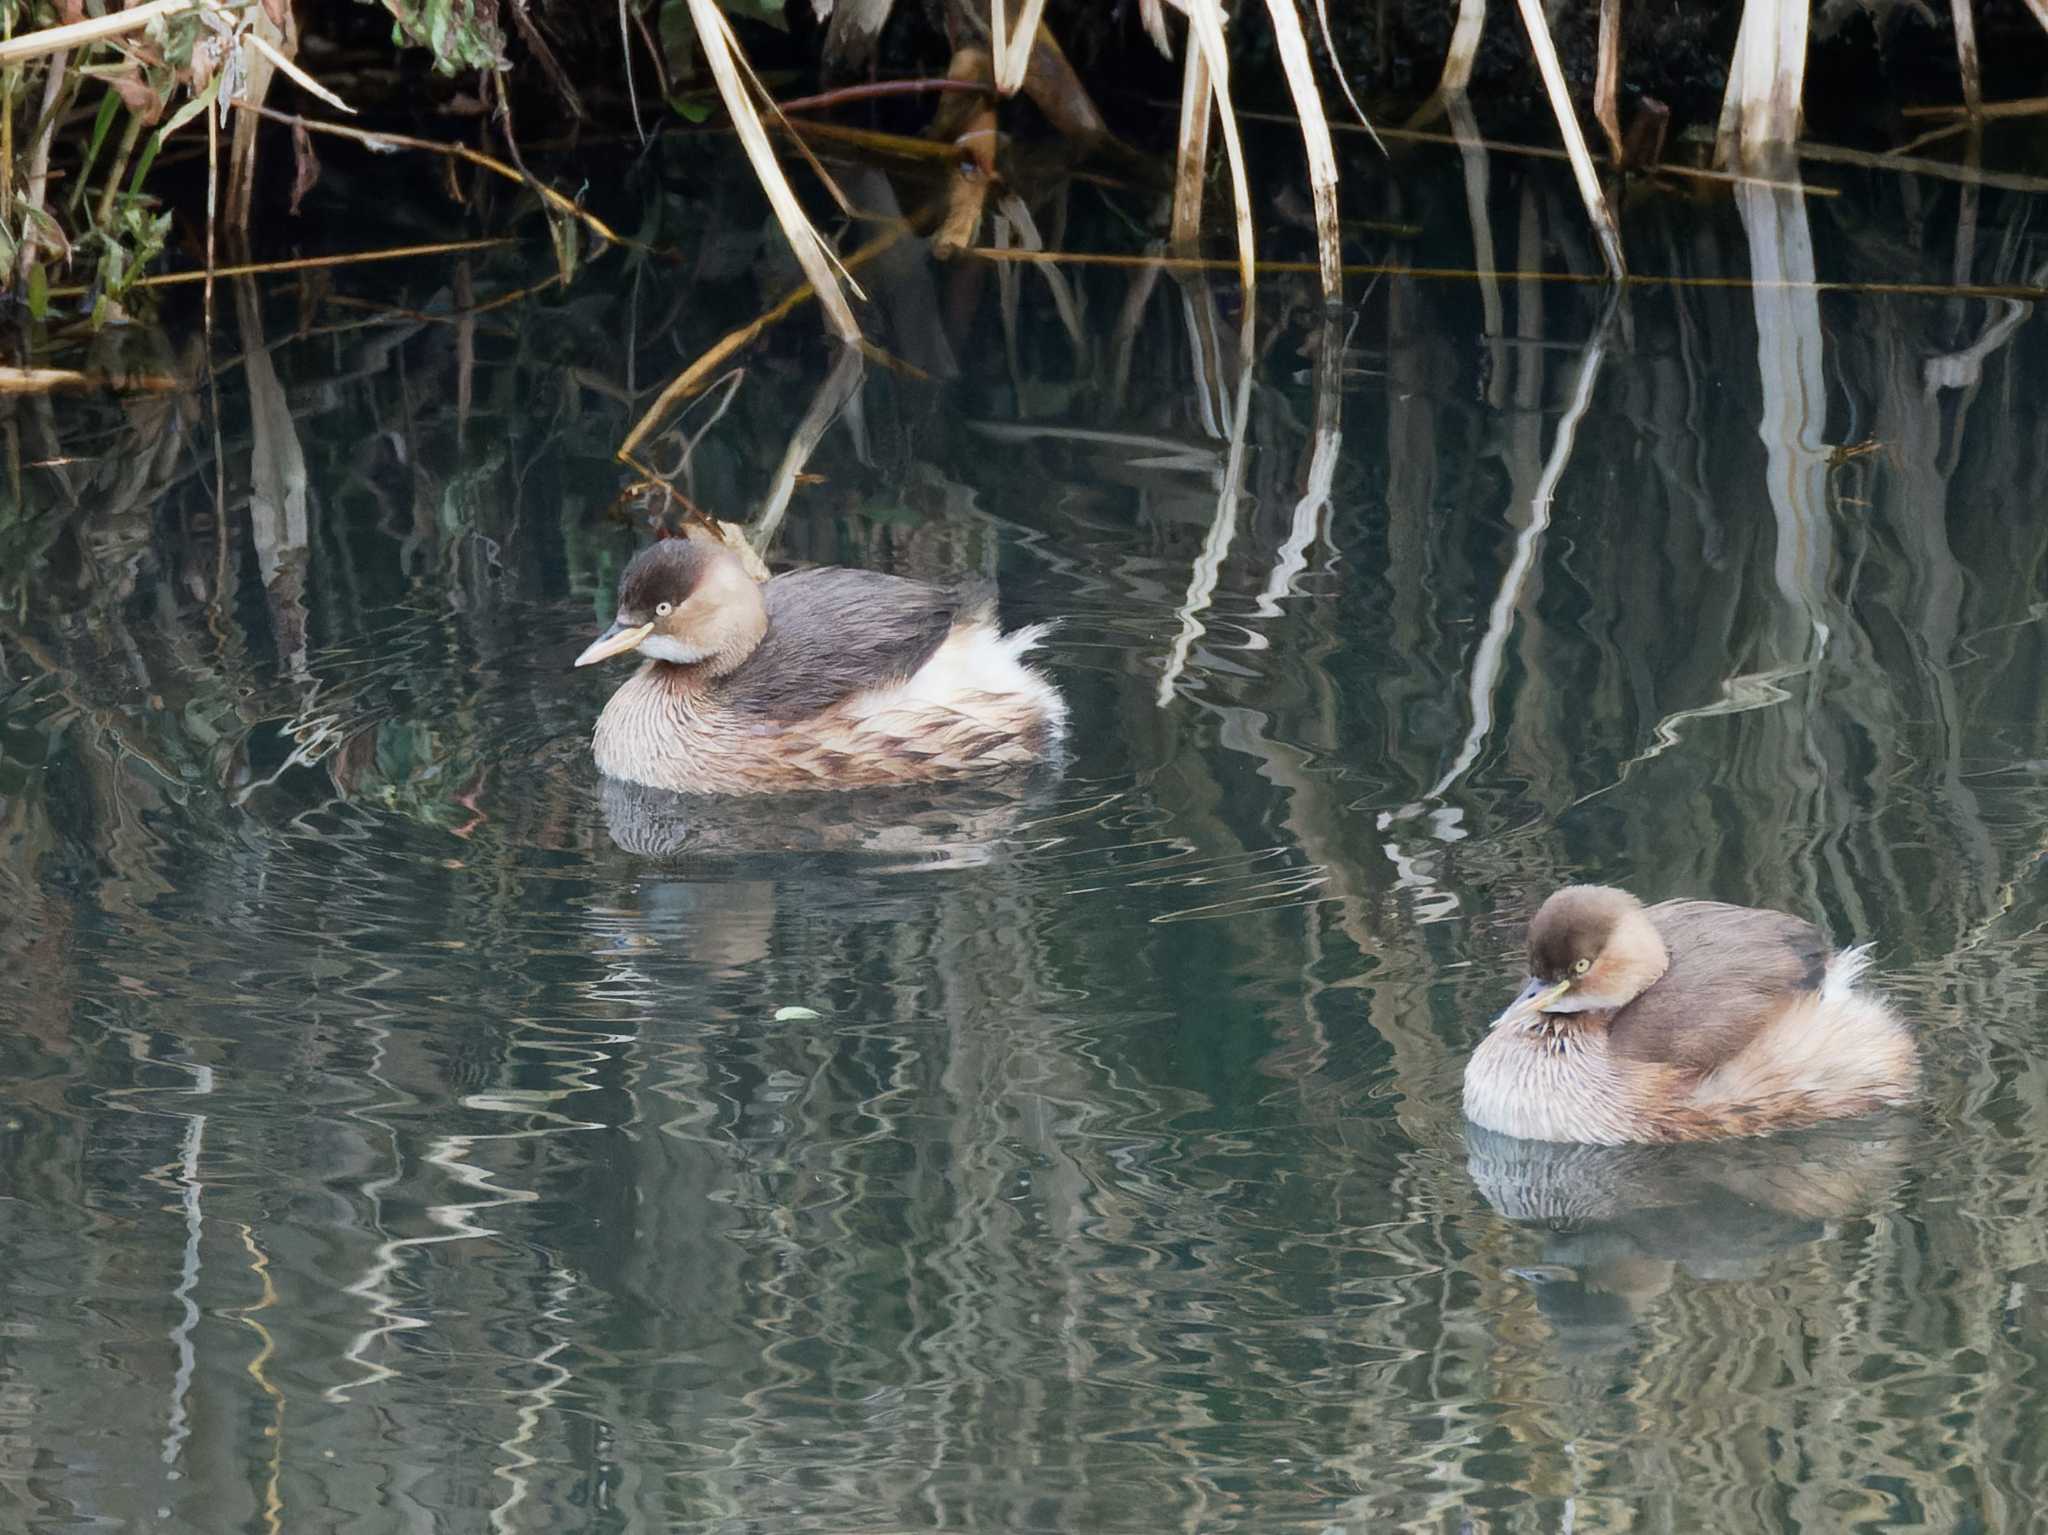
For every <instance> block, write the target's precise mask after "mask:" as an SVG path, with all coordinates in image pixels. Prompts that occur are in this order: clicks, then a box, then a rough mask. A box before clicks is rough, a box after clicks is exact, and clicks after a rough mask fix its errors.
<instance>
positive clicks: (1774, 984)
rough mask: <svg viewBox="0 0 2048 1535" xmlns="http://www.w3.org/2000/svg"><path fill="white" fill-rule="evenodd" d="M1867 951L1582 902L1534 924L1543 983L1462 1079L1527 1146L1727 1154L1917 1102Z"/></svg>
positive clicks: (1791, 927)
mask: <svg viewBox="0 0 2048 1535" xmlns="http://www.w3.org/2000/svg"><path fill="white" fill-rule="evenodd" d="M1867 964H1868V959H1867V956H1866V954H1865V953H1864V951H1863V950H1861V949H1850V950H1847V951H1843V952H1837V951H1836V950H1835V949H1834V947H1833V945H1832V944H1830V943H1829V942H1828V939H1827V937H1826V935H1825V934H1823V933H1822V932H1821V931H1820V929H1819V928H1817V927H1815V926H1814V925H1813V924H1812V923H1810V922H1804V921H1801V920H1800V919H1799V918H1797V917H1791V916H1787V915H1785V914H1784V913H1783V912H1776V911H1760V910H1757V909H1755V908H1753V907H1747V906H1726V905H1723V904H1721V903H1720V902H1718V901H1661V902H1659V903H1658V904H1657V905H1655V906H1645V905H1643V904H1642V903H1641V902H1640V901H1638V900H1637V899H1636V898H1635V897H1634V896H1632V895H1630V894H1628V893H1627V892H1626V891H1623V890H1614V889H1609V888H1607V887H1605V886H1600V885H1569V886H1566V887H1565V888H1564V889H1562V890H1560V891H1558V892H1557V893H1556V894H1555V895H1553V896H1551V897H1550V899H1549V900H1547V901H1545V902H1544V903H1543V905H1542V907H1541V909H1540V910H1538V911H1537V913H1536V917H1535V920H1534V921H1533V922H1531V923H1530V924H1529V982H1528V984H1527V985H1526V986H1525V987H1524V988H1523V990H1522V993H1521V995H1520V996H1518V997H1516V998H1515V1000H1514V1001H1513V1003H1511V1004H1510V1005H1509V1007H1508V1008H1507V1010H1506V1011H1505V1012H1503V1013H1502V1014H1501V1015H1500V1016H1499V1017H1498V1018H1496V1019H1495V1020H1494V1022H1493V1027H1492V1029H1491V1030H1490V1031H1489V1032H1488V1034H1487V1036H1486V1038H1485V1039H1483V1040H1482V1041H1480V1044H1479V1048H1478V1049H1477V1050H1475V1051H1473V1053H1472V1059H1471V1060H1470V1061H1469V1062H1467V1063H1466V1066H1465V1117H1466V1118H1468V1119H1470V1120H1471V1121H1472V1122H1473V1123H1474V1124H1476V1125H1480V1126H1482V1127H1483V1128H1485V1129H1488V1130H1497V1131H1499V1132H1501V1133H1502V1134H1505V1135H1515V1136H1521V1137H1522V1138H1524V1139H1526V1140H1541V1141H1583V1142H1589V1143H1593V1144H1601V1145H1622V1144H1626V1143H1630V1142H1657V1141H1697V1140H1713V1139H1716V1138H1719V1137H1722V1136H1732V1135H1761V1134H1766V1133H1768V1132H1770V1131H1774V1130H1792V1129H1797V1128H1799V1127H1801V1126H1804V1125H1812V1124H1817V1123H1819V1122H1820V1121H1822V1120H1827V1119H1842V1118H1846V1117H1849V1116H1851V1115H1856V1114H1867V1113H1871V1112H1874V1111H1876V1110H1878V1109H1882V1108H1888V1107H1891V1106H1894V1105H1898V1104H1903V1103H1906V1102H1908V1101H1909V1100H1911V1098H1912V1097H1913V1095H1914V1092H1915V1090H1916V1089H1917V1088H1918V1086H1919V1081H1920V1065H1919V1057H1918V1053H1917V1051H1916V1050H1915V1048H1914V1044H1913V1037H1912V1035H1911V1033H1909V1032H1908V1030H1907V1029H1906V1026H1905V1025H1904V1024H1903V1023H1901V1022H1900V1021H1899V1019H1898V1018H1897V1016H1896V1015H1894V1014H1893V1013H1892V1011H1891V1009H1890V1008H1889V1007H1887V1006H1886V1005H1885V1003H1884V1002H1883V1001H1882V1000H1880V999H1879V998H1877V997H1874V996H1872V995H1870V994H1869V993H1867V992H1861V991H1858V990H1857V989H1856V986H1857V982H1858V981H1859V980H1860V979H1861V978H1862V975H1863V971H1864V969H1865V967H1866V965H1867Z"/></svg>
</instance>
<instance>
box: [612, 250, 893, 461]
mask: <svg viewBox="0 0 2048 1535" xmlns="http://www.w3.org/2000/svg"><path fill="white" fill-rule="evenodd" d="M908 232H909V228H908V226H907V225H897V226H895V227H893V228H889V229H884V230H883V231H882V232H881V233H880V234H878V235H876V236H875V238H874V239H872V240H870V241H868V243H867V244H865V245H863V246H862V247H861V248H860V249H859V250H857V251H855V252H854V253H853V254H852V255H851V256H848V257H847V258H846V264H847V266H849V267H860V266H864V265H866V264H867V263H868V262H870V261H872V260H873V259H874V258H875V257H877V256H879V255H881V254H882V252H883V251H885V250H888V249H890V248H891V247H892V246H894V245H895V244H896V242H897V241H899V240H901V239H902V238H903V237H904V236H905V235H906V234H907V233H908ZM814 291H815V290H814V289H813V288H812V287H811V285H810V284H809V283H806V284H805V285H804V286H803V287H801V288H798V289H797V290H796V292H794V293H792V294H790V295H788V296H787V297H786V298H784V299H783V300H782V302H780V303H779V304H777V305H776V306H775V307H774V308H772V309H770V310H768V311H767V312H766V313H764V314H762V315H760V316H759V317H757V318H756V319H753V320H751V321H749V322H748V323H747V324H745V325H743V326H741V327H740V328H739V329H738V330H735V331H731V332H729V333H727V334H726V335H725V336H724V337H722V338H720V339H719V340H718V341H717V342H715V343H714V344H713V345H712V347H711V349H710V350H709V351H707V352H705V353H704V354H703V355H702V356H701V357H699V358H698V359H697V360H696V361H695V362H693V363H691V364H690V365H689V367H687V368H685V369H684V370H683V371H682V372H681V373H680V374H678V375H677V376H676V377H674V378H672V379H670V380H669V382H668V384H667V385H666V386H665V387H664V388H663V389H662V391H661V393H660V394H659V395H657V396H656V397H655V401H654V403H653V404H652V405H650V406H648V407H647V411H646V413H645V414H644V415H642V416H641V417H640V419H639V420H638V421H636V422H634V423H633V430H632V431H630V432H628V433H627V434H626V440H625V441H624V442H622V443H620V444H619V446H618V449H617V452H616V455H615V456H616V457H618V458H619V459H620V460H621V461H622V462H625V463H628V464H632V463H635V462H636V460H635V459H634V457H633V450H634V449H635V448H637V447H639V446H640V445H641V444H642V443H643V442H645V441H646V440H647V438H648V437H649V436H650V435H652V433H653V432H654V430H655V428H656V427H658V426H660V425H661V424H662V422H663V421H664V420H665V419H666V418H667V416H668V413H669V412H670V411H671V410H673V409H674V408H675V407H676V406H677V405H679V404H681V403H682V402H683V401H684V400H687V399H689V398H690V396H691V395H693V394H695V393H697V391H698V390H700V389H702V388H703V387H704V385H705V384H707V383H709V382H710V380H711V377H712V375H713V374H714V373H715V372H716V371H717V368H718V365H719V364H720V363H722V362H724V361H725V359H726V358H728V357H730V356H732V355H733V354H734V353H735V352H737V351H739V350H740V349H741V348H742V347H744V346H746V345H747V344H748V343H749V342H751V341H752V340H754V338H755V337H757V336H759V335H760V334H761V333H762V332H763V331H765V330H766V329H767V328H768V327H769V326H771V325H773V324H775V323H776V322H777V321H779V320H782V319H785V318H786V317H788V316H789V315H790V314H791V313H792V312H794V311H795V310H796V308H797V306H798V305H800V304H802V303H803V302H804V300H806V299H808V298H810V297H811V295H812V293H813V292H814ZM860 344H861V343H860V342H858V341H856V342H855V343H854V345H856V346H858V345H860Z"/></svg>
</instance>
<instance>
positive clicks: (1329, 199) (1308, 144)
mask: <svg viewBox="0 0 2048 1535" xmlns="http://www.w3.org/2000/svg"><path fill="white" fill-rule="evenodd" d="M1266 10H1267V12H1268V13H1269V14H1270V15H1271V16H1272V18H1273V35H1274V36H1275V37H1276V38H1277V39H1278V40H1279V44H1280V68H1281V71H1282V72H1283V73H1284V74H1285V75H1286V76H1287V89H1288V90H1289V91H1290V92H1291V93H1292V94H1293V96H1294V111H1295V115H1296V116H1298V117H1299V118H1300V119H1301V141H1302V145H1303V147H1304V148H1305V149H1306V150H1307V151H1308V185H1309V191H1310V192H1311V193H1312V194H1313V195H1314V198H1315V210H1316V258H1317V261H1318V263H1319V265H1320V266H1321V268H1322V278H1323V299H1324V301H1325V302H1327V303H1331V304H1337V303H1341V302H1343V299H1344V275H1343V266H1344V257H1343V249H1342V246H1343V236H1342V235H1341V234H1340V233H1339V231H1338V228H1337V151H1336V148H1335V146H1333V145H1332V144H1331V142H1330V123H1329V119H1328V118H1326V117H1324V115H1323V99H1322V97H1321V95H1320V94H1319V93H1318V92H1317V90H1316V69H1315V63H1314V61H1313V60H1311V59H1310V57H1309V51H1308V39H1307V38H1306V37H1304V36H1303V35H1302V30H1301V15H1300V13H1299V12H1297V11H1296V10H1295V8H1294V0H1266ZM1366 126H1367V127H1368V128H1370V127H1371V126H1372V125H1371V124H1370V123H1367V124H1366ZM1382 147H1384V146H1382Z"/></svg>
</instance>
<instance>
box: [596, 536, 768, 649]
mask: <svg viewBox="0 0 2048 1535" xmlns="http://www.w3.org/2000/svg"><path fill="white" fill-rule="evenodd" d="M767 628H768V610H767V609H766V608H765V607H764V606H763V605H762V602H761V588H760V587H759V586H758V585H757V584H756V583H755V581H754V578H753V577H752V576H750V575H748V574H747V572H746V569H745V567H743V566H742V565H741V564H740V562H739V559H738V557H737V556H735V555H734V554H733V553H732V552H731V551H730V550H728V549H726V548H725V547H724V546H723V545H721V544H718V543H716V542H714V541H713V540H712V539H711V538H709V537H694V536H693V537H689V538H665V539H663V540H662V541H661V542H660V543H658V544H653V545H651V546H649V547H648V548H645V549H642V550H641V551H640V552H639V553H638V554H636V555H635V556H633V562H632V563H631V564H630V565H628V566H627V567H626V570H625V573H624V574H623V575H621V576H620V577H619V610H618V616H617V618H616V619H615V620H614V622H613V623H612V626H611V627H610V628H609V629H607V630H605V632H604V633H602V634H600V635H599V636H598V637H597V638H596V639H594V640H592V641H591V642H590V644H589V646H588V647H586V648H585V650H584V652H583V654H582V655H580V656H578V657H577V658H576V664H577V665H578V666H588V665H590V664H591V663H592V662H593V661H602V660H605V659H607V658H608V657H611V656H616V655H623V654H624V653H625V652H627V651H629V650H635V651H638V652H639V653H640V654H641V655H643V656H646V657H647V658H648V659H650V660H654V661H667V662H670V663H672V664H674V665H677V666H700V665H701V666H704V667H705V668H706V670H707V671H708V672H709V674H710V675H711V676H714V677H718V676H723V675H724V674H725V673H727V672H729V671H731V670H732V669H733V668H734V667H736V666H738V665H739V664H740V662H742V661H744V660H746V658H747V657H748V656H749V655H751V654H752V653H753V651H754V647H755V646H757V645H759V644H760V643H761V636H762V635H763V634H764V633H766V632H767Z"/></svg>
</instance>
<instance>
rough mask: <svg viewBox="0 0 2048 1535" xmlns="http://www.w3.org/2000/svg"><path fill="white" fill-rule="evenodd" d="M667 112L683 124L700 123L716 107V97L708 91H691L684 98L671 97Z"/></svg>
mask: <svg viewBox="0 0 2048 1535" xmlns="http://www.w3.org/2000/svg"><path fill="white" fill-rule="evenodd" d="M668 104H669V110H670V111H672V112H674V113H675V114H676V116H678V117H680V118H682V119H683V121H685V122H691V123H701V122H703V121H705V120H706V119H707V118H709V117H710V116H711V112H712V109H713V108H714V107H716V106H717V105H718V97H717V96H716V95H715V94H714V93H712V92H710V91H691V92H690V93H689V94H688V95H685V96H671V97H669V99H668Z"/></svg>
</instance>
